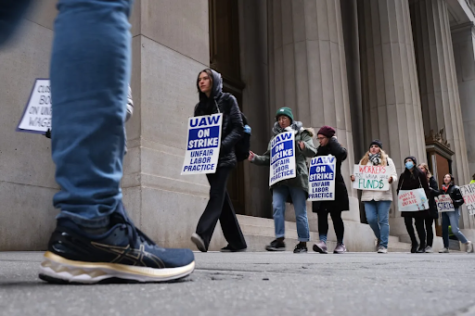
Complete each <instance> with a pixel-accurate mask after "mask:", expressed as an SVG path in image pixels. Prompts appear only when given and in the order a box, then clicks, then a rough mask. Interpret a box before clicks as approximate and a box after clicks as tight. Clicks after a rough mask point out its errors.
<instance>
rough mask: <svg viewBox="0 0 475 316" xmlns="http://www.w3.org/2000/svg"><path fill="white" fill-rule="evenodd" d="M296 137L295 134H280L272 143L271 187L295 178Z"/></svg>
mask: <svg viewBox="0 0 475 316" xmlns="http://www.w3.org/2000/svg"><path fill="white" fill-rule="evenodd" d="M294 143H295V135H294V133H293V132H284V133H280V134H279V135H277V136H276V137H274V139H272V142H271V158H270V174H269V186H273V185H274V184H275V183H277V182H279V181H282V180H285V179H291V178H295V177H296V176H297V172H296V170H295V150H294V146H295V145H294Z"/></svg>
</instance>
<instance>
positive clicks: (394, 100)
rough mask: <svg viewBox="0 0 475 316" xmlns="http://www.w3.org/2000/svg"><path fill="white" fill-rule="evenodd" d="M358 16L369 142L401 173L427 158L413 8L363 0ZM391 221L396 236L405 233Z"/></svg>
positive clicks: (402, 0)
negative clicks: (413, 160)
mask: <svg viewBox="0 0 475 316" xmlns="http://www.w3.org/2000/svg"><path fill="white" fill-rule="evenodd" d="M358 15H359V18H358V21H359V27H360V43H361V44H360V53H361V73H362V76H361V77H362V81H363V82H362V90H363V109H364V118H363V122H364V126H365V130H364V133H365V139H366V143H369V142H370V141H371V139H374V138H379V139H381V140H382V142H383V147H384V150H385V151H386V152H387V153H388V154H389V156H390V157H391V158H392V159H393V160H394V163H395V165H396V169H397V171H398V174H401V172H402V171H403V168H404V167H403V160H404V158H405V157H406V156H409V155H412V156H415V157H417V158H418V159H419V160H425V156H426V154H425V141H424V132H423V126H422V125H423V123H422V115H421V106H420V98H419V87H418V83H417V74H416V63H415V59H414V44H413V40H412V31H411V20H410V15H409V4H408V2H407V0H378V1H373V0H361V1H358ZM395 188H396V185H393V190H394V191H395ZM393 209H395V208H394V207H393ZM392 217H393V218H395V217H396V218H397V219H392V220H391V221H392V223H391V224H392V226H391V234H395V235H403V234H406V231H405V228H404V225H403V224H402V221H401V220H400V215H399V214H395V212H394V211H392ZM396 223H398V225H394V224H396Z"/></svg>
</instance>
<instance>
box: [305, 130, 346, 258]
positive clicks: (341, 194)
mask: <svg viewBox="0 0 475 316" xmlns="http://www.w3.org/2000/svg"><path fill="white" fill-rule="evenodd" d="M317 138H318V141H319V143H320V146H319V147H318V149H317V154H316V157H318V156H328V155H332V156H334V157H335V158H336V165H335V166H336V171H335V200H334V201H313V202H312V211H313V212H314V213H317V214H318V234H319V237H320V242H319V243H316V244H314V245H313V250H314V251H316V252H319V253H328V249H327V233H328V214H330V216H331V218H332V221H333V228H334V229H335V234H336V239H337V246H336V248H335V250H334V251H333V252H334V253H339V254H341V253H345V252H346V247H345V244H344V243H343V236H344V234H345V226H344V224H343V219H342V218H341V212H343V211H349V210H350V201H349V199H348V191H347V189H346V185H345V181H344V180H343V176H342V175H341V163H342V162H343V161H344V160H345V159H346V157H347V155H348V154H347V151H346V149H345V148H343V146H341V145H340V143H338V140H337V138H336V137H335V129H333V127H330V126H323V127H322V128H320V130H319V131H318V133H317Z"/></svg>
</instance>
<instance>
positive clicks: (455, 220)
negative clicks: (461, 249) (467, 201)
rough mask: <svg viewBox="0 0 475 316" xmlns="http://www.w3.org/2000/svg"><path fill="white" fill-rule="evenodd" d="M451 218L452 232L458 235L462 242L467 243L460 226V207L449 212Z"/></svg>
mask: <svg viewBox="0 0 475 316" xmlns="http://www.w3.org/2000/svg"><path fill="white" fill-rule="evenodd" d="M447 213H448V214H447V215H448V216H449V219H450V226H451V227H452V233H453V234H454V235H455V236H456V237H457V239H458V240H459V241H460V242H461V243H462V244H466V243H467V241H468V240H467V238H465V236H464V235H463V234H462V232H461V231H460V228H459V219H460V208H456V209H455V211H453V212H447Z"/></svg>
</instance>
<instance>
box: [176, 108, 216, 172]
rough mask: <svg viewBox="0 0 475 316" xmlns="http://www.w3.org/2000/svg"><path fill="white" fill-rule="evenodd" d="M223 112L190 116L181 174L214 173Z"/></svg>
mask: <svg viewBox="0 0 475 316" xmlns="http://www.w3.org/2000/svg"><path fill="white" fill-rule="evenodd" d="M222 122H223V114H214V115H209V116H197V117H191V118H190V119H189V120H188V140H187V142H186V153H185V161H184V162H183V168H182V169H181V174H182V175H184V174H206V173H215V172H216V168H217V165H218V159H219V149H220V147H221V133H222V130H221V126H222Z"/></svg>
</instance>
